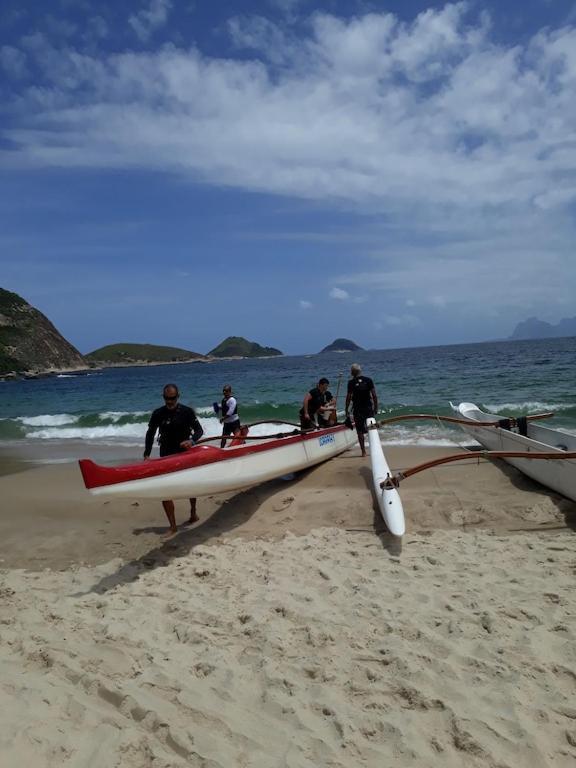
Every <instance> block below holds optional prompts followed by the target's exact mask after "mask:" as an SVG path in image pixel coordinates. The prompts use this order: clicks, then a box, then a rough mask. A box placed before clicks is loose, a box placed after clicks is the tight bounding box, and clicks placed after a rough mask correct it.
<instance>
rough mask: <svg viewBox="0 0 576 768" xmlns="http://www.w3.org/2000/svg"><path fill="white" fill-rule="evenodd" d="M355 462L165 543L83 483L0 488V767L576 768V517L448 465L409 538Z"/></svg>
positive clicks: (258, 494)
mask: <svg viewBox="0 0 576 768" xmlns="http://www.w3.org/2000/svg"><path fill="white" fill-rule="evenodd" d="M445 452H446V451H445V450H440V449H414V448H410V449H408V448H394V449H390V450H388V451H387V454H388V456H389V460H390V463H391V464H392V465H393V466H394V467H395V468H400V467H405V466H409V465H412V464H414V463H418V462H419V461H422V460H425V459H427V458H429V457H430V456H431V455H433V454H434V453H438V454H440V453H445ZM357 453H358V451H357V450H355V451H352V452H350V453H349V454H346V455H344V456H342V457H339V458H337V459H334V460H332V461H331V462H328V463H327V464H325V465H323V466H321V467H318V468H316V469H314V470H312V471H309V472H306V473H304V474H303V475H301V476H299V477H298V478H296V479H294V480H292V481H286V480H277V481H274V482H271V483H267V484H265V485H262V486H259V487H257V488H254V489H251V490H248V491H244V492H240V493H236V494H230V495H228V496H214V497H210V498H208V499H202V500H200V501H199V514H200V518H201V519H200V522H199V523H197V524H196V525H195V526H193V527H192V528H190V529H182V532H181V533H179V534H178V535H177V536H176V537H175V538H173V539H171V540H168V541H164V542H161V541H160V539H159V533H161V532H162V531H163V530H164V528H165V520H164V519H163V512H162V510H161V507H160V505H159V504H157V503H153V502H139V503H137V504H132V503H130V502H108V503H104V502H102V501H101V500H98V499H91V498H90V497H89V496H87V495H86V494H85V492H84V491H83V488H82V487H81V481H80V478H79V474H78V472H77V470H76V468H75V467H74V466H72V465H66V464H60V465H52V466H42V467H38V468H34V469H31V470H28V471H24V472H20V473H18V474H8V475H5V476H3V477H0V500H1V502H0V503H1V513H0V568H1V569H2V570H1V571H0V710H1V711H2V717H1V722H0V755H1V757H0V765H1V766H2V768H16V767H18V768H19V767H20V766H23V765H28V764H29V765H33V766H35V768H43V767H44V766H50V767H52V766H54V768H56V766H58V767H60V766H67V767H68V766H74V767H76V766H77V767H78V768H85V767H87V766H95V767H96V766H98V767H99V766H106V768H115V767H116V766H118V768H120V767H122V768H148V767H149V768H168V767H170V768H172V766H174V767H176V766H194V767H198V768H200V767H202V768H220V767H223V768H228V767H230V768H232V767H234V768H235V767H236V766H243V767H246V768H253V767H256V766H258V767H260V766H261V767H262V768H271V767H272V766H278V767H279V768H280V767H282V768H300V767H302V768H312V767H313V766H314V767H316V766H322V767H323V766H326V767H327V768H328V766H330V767H331V768H340V766H342V768H344V766H346V767H347V768H349V767H350V766H353V767H355V766H369V767H371V766H374V767H375V768H376V766H377V767H378V768H386V767H387V766H400V767H403V766H422V768H424V767H425V766H436V765H437V766H454V767H456V766H483V767H484V766H494V768H504V767H505V766H510V768H512V767H513V766H514V767H516V766H522V767H524V766H534V768H541V767H543V766H562V767H564V766H566V767H567V766H573V765H574V764H575V761H576V643H575V640H576V622H575V613H576V611H575V608H574V600H573V585H574V577H575V576H576V557H575V555H576V538H575V536H574V528H575V524H574V521H575V519H576V505H574V504H572V503H570V502H568V501H566V500H564V499H562V498H561V497H559V496H556V495H555V494H552V493H549V492H547V491H545V490H544V489H542V488H541V487H539V486H537V485H535V484H533V483H531V482H530V481H528V480H526V479H524V478H523V477H522V476H521V475H519V474H518V473H516V472H515V471H514V470H512V469H509V468H506V467H504V468H503V467H502V466H501V465H493V464H482V465H476V464H474V465H470V464H467V465H458V466H455V465H448V466H445V467H443V468H439V469H437V470H434V471H431V472H428V473H424V474H422V475H418V476H416V477H414V478H412V479H410V480H407V481H406V482H405V483H404V484H403V485H402V488H401V492H402V497H403V499H404V504H405V511H406V518H407V528H408V532H407V535H406V536H405V538H404V540H403V542H402V543H399V542H397V541H395V540H392V539H390V537H389V536H387V535H386V534H385V533H381V534H380V535H378V532H380V531H382V529H383V525H382V523H381V520H380V518H379V515H378V513H377V512H376V510H375V507H374V502H373V498H372V495H371V491H370V472H369V464H368V463H366V462H364V461H362V460H361V459H360V458H358V456H357ZM10 469H11V470H13V469H14V466H11V467H10ZM186 506H187V505H186V503H184V502H178V505H177V514H178V517H179V519H180V520H181V521H183V520H184V519H185V518H186V516H187V509H186Z"/></svg>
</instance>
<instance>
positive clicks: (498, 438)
mask: <svg viewBox="0 0 576 768" xmlns="http://www.w3.org/2000/svg"><path fill="white" fill-rule="evenodd" d="M450 405H451V406H452V408H453V410H454V411H455V412H456V413H458V414H459V417H460V418H457V417H453V416H438V415H434V414H426V413H419V414H410V415H404V416H395V417H392V418H390V419H385V420H384V421H381V422H379V423H378V424H377V425H376V426H378V427H381V426H384V425H386V424H391V423H393V422H398V421H405V420H408V419H434V420H436V421H445V422H448V423H452V424H459V425H460V426H461V427H462V428H463V430H464V431H465V432H466V433H467V434H469V435H470V436H471V437H473V438H474V439H475V440H476V441H477V442H478V443H480V445H482V446H485V448H486V449H488V450H481V451H464V452H460V453H455V454H451V455H449V456H443V457H441V458H438V459H434V460H433V461H427V462H425V463H423V464H418V465H417V466H415V467H411V468H410V469H405V470H403V471H401V472H396V473H394V474H392V473H389V474H388V476H387V477H386V478H384V479H383V480H382V481H381V482H380V487H381V488H382V489H383V490H391V489H393V488H395V489H398V487H399V485H400V482H401V481H403V480H405V479H407V478H408V477H412V476H413V475H416V474H418V473H419V472H423V471H424V470H426V469H432V468H433V467H437V466H440V465H441V464H449V463H451V462H455V461H463V460H466V459H478V460H479V459H504V460H505V461H507V462H508V463H509V464H511V465H512V466H514V467H516V468H517V469H519V470H520V471H521V472H523V473H524V474H525V475H527V476H528V477H530V478H532V479H533V480H536V481H537V482H539V483H541V484H542V485H545V486H546V487H547V488H550V489H552V490H553V491H556V492H557V493H560V494H561V495H563V496H566V498H568V499H571V500H572V501H576V435H571V434H569V433H567V432H561V431H560V430H557V429H550V428H549V427H542V426H540V425H537V424H533V423H532V422H534V421H537V420H539V419H547V418H550V417H552V416H554V414H553V413H537V414H532V415H529V416H521V417H516V418H515V417H510V418H502V417H501V416H497V415H495V414H491V413H484V412H483V411H481V410H480V409H479V408H478V407H477V406H476V405H474V404H473V403H460V405H457V406H455V405H453V404H452V403H451V404H450Z"/></svg>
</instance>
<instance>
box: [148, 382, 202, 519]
mask: <svg viewBox="0 0 576 768" xmlns="http://www.w3.org/2000/svg"><path fill="white" fill-rule="evenodd" d="M162 396H163V398H164V405H163V406H162V407H161V408H157V409H156V410H155V411H154V412H153V413H152V416H151V417H150V421H149V423H148V431H147V432H146V441H145V446H144V459H149V458H150V453H151V452H152V445H153V443H154V437H155V435H156V432H159V435H158V443H159V444H160V456H161V457H164V456H172V455H173V454H174V453H182V452H183V451H186V450H188V449H189V448H191V447H192V445H193V444H194V443H196V442H198V440H199V439H200V438H201V437H202V435H203V434H204V430H203V429H202V426H201V424H200V422H199V421H198V417H197V416H196V412H195V411H194V409H193V408H188V406H186V405H182V404H181V403H179V402H178V398H179V397H180V393H179V392H178V387H177V386H176V384H166V386H165V387H164V389H163V391H162ZM162 506H163V507H164V512H166V517H167V518H168V523H169V524H170V533H177V531H178V528H177V527H176V516H175V513H174V502H173V501H171V500H169V499H166V500H165V501H163V502H162ZM197 520H198V515H197V514H196V499H190V518H189V519H188V521H187V523H186V525H189V524H190V523H195V522H196V521H197Z"/></svg>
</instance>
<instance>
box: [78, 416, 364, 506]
mask: <svg viewBox="0 0 576 768" xmlns="http://www.w3.org/2000/svg"><path fill="white" fill-rule="evenodd" d="M355 442H356V434H355V432H354V431H353V430H350V429H348V428H347V427H345V426H343V425H338V426H336V427H332V428H329V429H324V430H318V431H317V432H312V433H309V434H306V435H297V436H290V437H286V438H280V439H274V440H269V441H267V442H266V441H262V443H257V444H254V443H252V444H248V445H242V446H238V447H235V448H226V449H224V450H222V449H220V448H215V447H211V446H206V445H202V446H197V447H195V448H192V450H190V451H186V452H185V453H182V454H177V455H176V456H169V457H166V458H164V459H152V460H149V461H146V462H140V463H139V464H134V465H131V466H129V467H118V468H114V467H101V466H98V465H95V464H94V463H93V462H90V461H89V460H82V461H81V462H80V468H81V471H82V475H83V477H84V483H85V485H86V487H87V488H88V490H89V492H90V493H91V494H92V495H94V496H104V497H110V498H133V499H156V500H163V499H180V498H189V497H198V496H209V495H211V494H214V493H225V492H227V491H234V490H240V489H242V488H247V487H249V486H251V485H256V484H257V483H262V482H265V481H267V480H272V479H273V478H275V477H281V476H282V475H285V474H289V473H291V472H297V471H298V470H302V469H306V468H308V467H312V466H314V465H316V464H320V463H321V462H323V461H327V460H328V459H331V458H333V457H334V456H337V455H338V454H340V453H343V452H344V451H346V450H348V448H351V447H352V445H354V443H355Z"/></svg>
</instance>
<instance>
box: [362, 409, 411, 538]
mask: <svg viewBox="0 0 576 768" xmlns="http://www.w3.org/2000/svg"><path fill="white" fill-rule="evenodd" d="M366 426H367V427H368V444H369V446H370V463H371V465H372V481H373V484H374V493H375V494H376V500H377V501H378V507H379V509H380V514H381V515H382V517H383V518H384V522H385V523H386V527H387V528H388V530H389V531H390V533H392V534H394V536H404V533H405V532H406V523H405V520H404V508H403V507H402V499H401V498H400V494H399V493H398V489H397V488H394V487H388V486H387V485H386V481H387V480H388V479H389V478H390V477H391V475H392V473H391V472H390V467H389V466H388V462H387V461H386V456H385V455H384V451H383V450H382V443H381V442H380V435H379V434H378V427H377V424H376V421H375V419H367V420H366Z"/></svg>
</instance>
